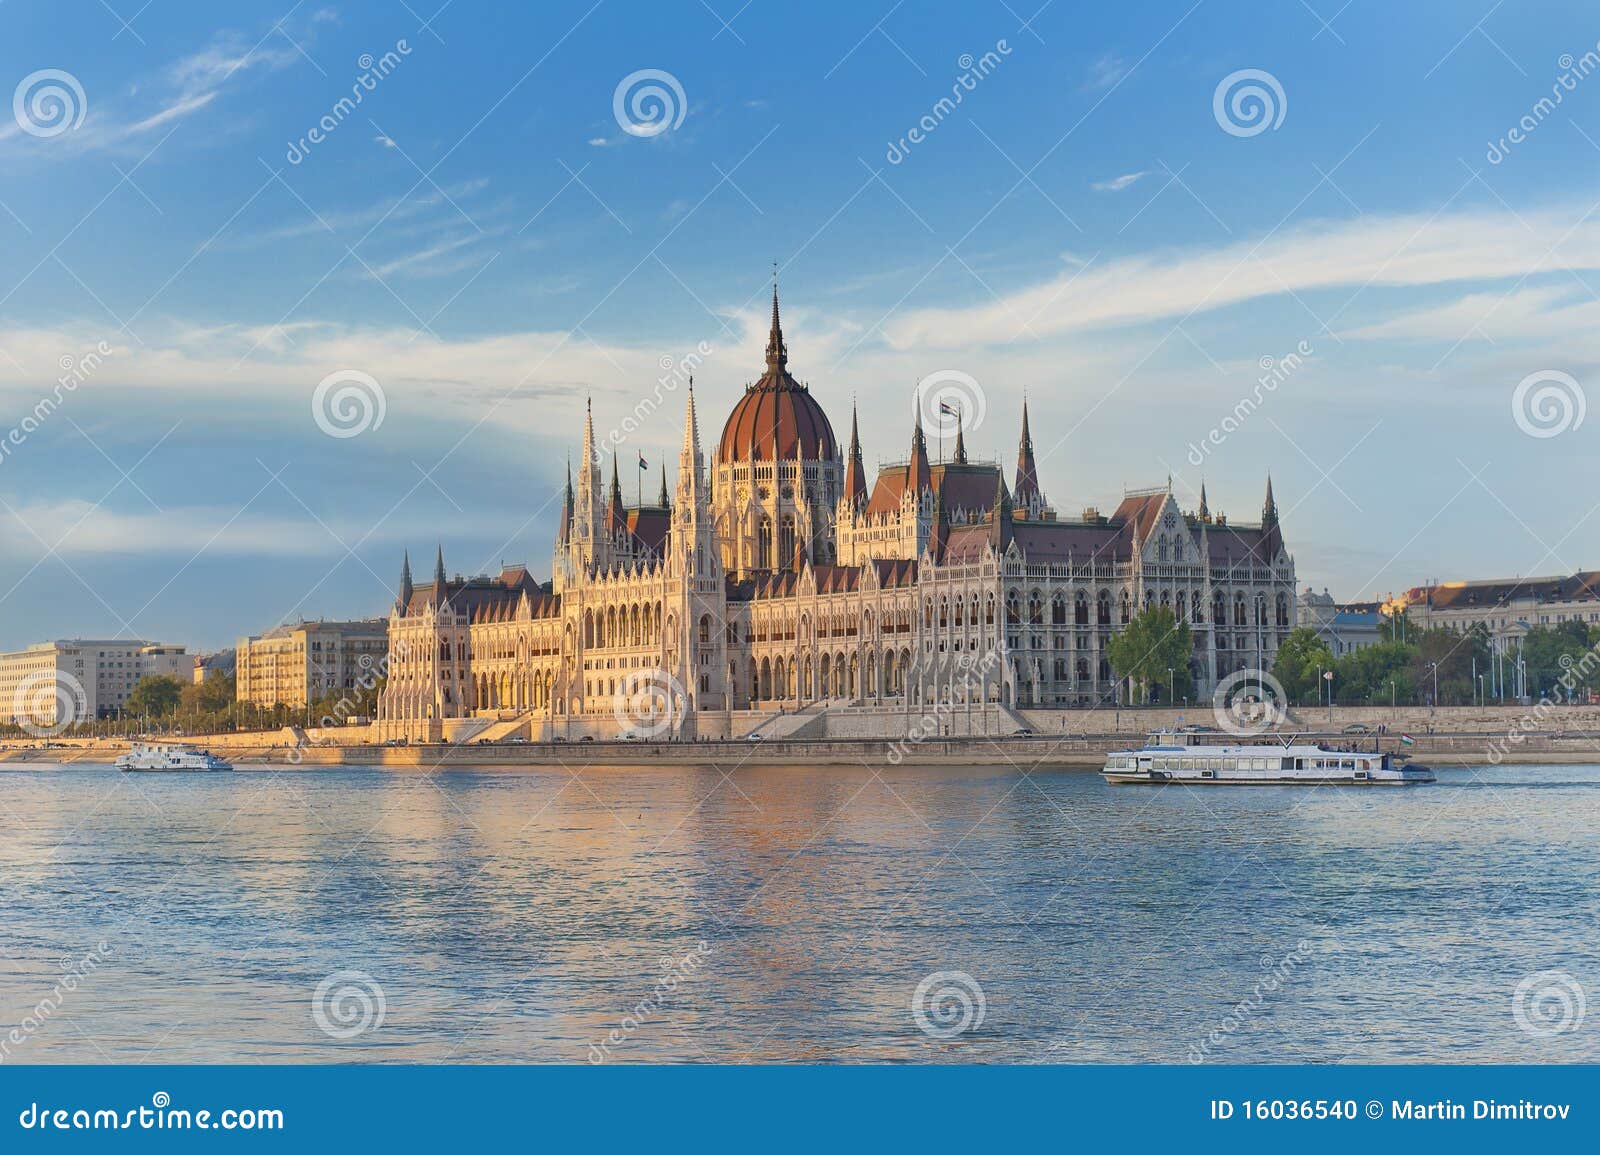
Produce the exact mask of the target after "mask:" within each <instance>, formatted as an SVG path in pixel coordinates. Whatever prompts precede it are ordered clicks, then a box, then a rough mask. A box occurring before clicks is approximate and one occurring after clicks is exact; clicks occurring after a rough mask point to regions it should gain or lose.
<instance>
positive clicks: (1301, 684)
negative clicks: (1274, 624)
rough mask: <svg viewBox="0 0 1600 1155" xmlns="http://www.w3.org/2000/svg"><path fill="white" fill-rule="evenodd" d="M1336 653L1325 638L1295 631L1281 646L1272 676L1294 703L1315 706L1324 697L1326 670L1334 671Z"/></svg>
mask: <svg viewBox="0 0 1600 1155" xmlns="http://www.w3.org/2000/svg"><path fill="white" fill-rule="evenodd" d="M1333 666H1334V663H1333V651H1332V650H1330V649H1328V643H1327V642H1325V641H1323V640H1322V636H1321V635H1320V634H1318V633H1317V631H1316V630H1313V629H1311V628H1309V627H1307V626H1301V627H1300V628H1299V629H1297V630H1291V631H1290V633H1289V636H1288V637H1287V638H1284V639H1283V641H1282V642H1281V643H1279V645H1278V656H1277V659H1276V660H1275V661H1274V662H1273V664H1272V676H1273V677H1274V678H1276V679H1278V681H1279V683H1280V684H1282V686H1283V692H1284V693H1285V694H1287V695H1289V700H1290V701H1291V702H1299V703H1302V704H1304V703H1310V702H1315V701H1316V699H1317V697H1318V696H1319V695H1320V694H1321V693H1322V683H1321V681H1320V679H1321V677H1322V671H1323V670H1331V669H1333Z"/></svg>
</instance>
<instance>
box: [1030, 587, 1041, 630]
mask: <svg viewBox="0 0 1600 1155" xmlns="http://www.w3.org/2000/svg"><path fill="white" fill-rule="evenodd" d="M1028 621H1030V622H1032V623H1033V624H1034V625H1036V626H1037V625H1043V624H1044V599H1043V598H1042V597H1041V596H1040V595H1039V591H1038V590H1034V591H1033V592H1032V593H1030V594H1029V595H1028Z"/></svg>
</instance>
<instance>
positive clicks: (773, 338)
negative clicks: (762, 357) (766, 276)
mask: <svg viewBox="0 0 1600 1155" xmlns="http://www.w3.org/2000/svg"><path fill="white" fill-rule="evenodd" d="M788 366H789V347H788V346H787V345H785V344H784V343H783V325H782V324H781V323H780V322H779V320H778V262H776V261H774V262H772V331H771V332H770V333H768V334H767V372H768V373H776V372H777V371H778V370H780V369H786V368H788Z"/></svg>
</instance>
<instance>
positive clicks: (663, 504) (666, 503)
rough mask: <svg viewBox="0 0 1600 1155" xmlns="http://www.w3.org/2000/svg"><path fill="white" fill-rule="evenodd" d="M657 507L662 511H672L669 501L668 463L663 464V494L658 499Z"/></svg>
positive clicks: (663, 462)
mask: <svg viewBox="0 0 1600 1155" xmlns="http://www.w3.org/2000/svg"><path fill="white" fill-rule="evenodd" d="M656 505H658V506H660V507H661V508H662V509H670V508H671V507H672V506H671V503H670V502H669V501H668V500H667V463H666V461H664V460H663V461H662V462H661V493H660V494H659V495H658V496H657V497H656Z"/></svg>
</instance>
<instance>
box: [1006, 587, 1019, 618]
mask: <svg viewBox="0 0 1600 1155" xmlns="http://www.w3.org/2000/svg"><path fill="white" fill-rule="evenodd" d="M1021 620H1022V610H1021V609H1020V608H1019V605H1018V602H1017V591H1016V590H1012V591H1010V592H1009V593H1007V594H1006V624H1007V625H1012V626H1014V625H1016V624H1017V623H1018V622H1020V621H1021Z"/></svg>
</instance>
